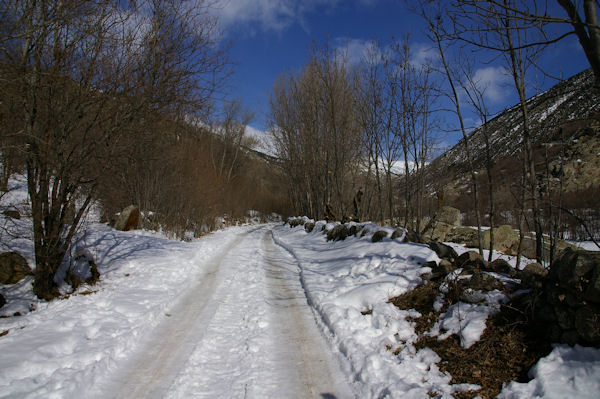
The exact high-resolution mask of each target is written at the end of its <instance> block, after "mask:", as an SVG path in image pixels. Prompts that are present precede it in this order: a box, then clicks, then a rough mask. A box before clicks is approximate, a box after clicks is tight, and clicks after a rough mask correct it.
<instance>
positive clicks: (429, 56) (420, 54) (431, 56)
mask: <svg viewBox="0 0 600 399" xmlns="http://www.w3.org/2000/svg"><path fill="white" fill-rule="evenodd" d="M437 59H438V53H437V50H436V49H435V48H434V47H432V46H431V45H430V44H419V43H417V44H413V45H411V46H410V63H411V64H412V65H413V66H415V67H417V68H420V67H422V66H425V65H432V64H434V63H435V62H437Z"/></svg>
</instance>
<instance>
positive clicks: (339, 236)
mask: <svg viewBox="0 0 600 399" xmlns="http://www.w3.org/2000/svg"><path fill="white" fill-rule="evenodd" d="M349 235H350V230H348V226H346V225H345V224H340V225H337V226H335V227H334V228H333V229H331V230H329V231H328V232H327V241H343V240H345V239H346V238H347V237H348V236H349Z"/></svg>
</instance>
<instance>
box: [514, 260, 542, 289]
mask: <svg viewBox="0 0 600 399" xmlns="http://www.w3.org/2000/svg"><path fill="white" fill-rule="evenodd" d="M547 275H548V270H546V269H545V268H544V266H542V265H540V264H539V263H537V262H534V263H529V264H528V265H526V266H525V268H524V269H523V270H521V271H519V272H517V277H518V278H519V279H521V285H522V286H523V287H525V288H542V285H543V280H544V278H545V277H546V276H547Z"/></svg>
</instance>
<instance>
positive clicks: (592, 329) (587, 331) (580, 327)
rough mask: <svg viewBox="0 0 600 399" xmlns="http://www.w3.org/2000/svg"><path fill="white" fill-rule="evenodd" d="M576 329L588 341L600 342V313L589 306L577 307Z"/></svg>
mask: <svg viewBox="0 0 600 399" xmlns="http://www.w3.org/2000/svg"><path fill="white" fill-rule="evenodd" d="M575 330H576V331H577V334H579V336H580V337H581V338H583V339H584V340H586V341H587V342H590V343H596V344H598V343H600V315H599V314H598V313H596V312H594V311H592V309H591V308H590V307H589V306H584V307H581V308H579V309H577V312H576V313H575Z"/></svg>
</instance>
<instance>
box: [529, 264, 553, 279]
mask: <svg viewBox="0 0 600 399" xmlns="http://www.w3.org/2000/svg"><path fill="white" fill-rule="evenodd" d="M523 273H528V274H533V275H536V276H538V277H540V278H544V277H546V276H547V275H548V270H547V269H546V268H545V267H544V266H542V265H541V264H539V263H537V262H533V263H529V264H527V265H525V267H524V268H523Z"/></svg>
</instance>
